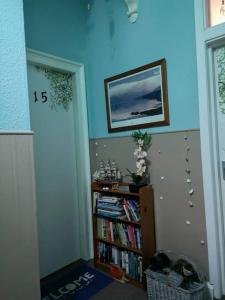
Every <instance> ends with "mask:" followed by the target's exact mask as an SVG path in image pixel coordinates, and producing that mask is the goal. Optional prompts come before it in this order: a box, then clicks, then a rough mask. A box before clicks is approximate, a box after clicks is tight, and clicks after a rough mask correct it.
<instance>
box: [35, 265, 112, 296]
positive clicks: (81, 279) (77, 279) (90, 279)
mask: <svg viewBox="0 0 225 300" xmlns="http://www.w3.org/2000/svg"><path fill="white" fill-rule="evenodd" d="M112 281H113V279H112V278H111V277H109V276H107V275H105V274H103V273H102V272H99V271H97V270H96V269H93V268H91V267H89V266H88V265H87V263H85V262H83V261H82V262H81V263H79V264H78V266H75V267H74V268H72V269H70V270H68V271H65V272H64V273H63V276H62V277H58V278H55V279H53V280H52V281H49V283H48V284H43V285H42V284H41V299H42V300H86V299H90V297H91V296H93V295H94V294H96V293H97V292H99V291H100V290H101V289H103V288H104V287H106V286H107V285H108V284H110V283H111V282H112Z"/></svg>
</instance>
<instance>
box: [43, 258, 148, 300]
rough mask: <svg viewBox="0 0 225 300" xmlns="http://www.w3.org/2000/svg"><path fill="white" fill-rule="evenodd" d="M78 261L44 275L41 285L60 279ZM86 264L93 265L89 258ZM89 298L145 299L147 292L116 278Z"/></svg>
mask: <svg viewBox="0 0 225 300" xmlns="http://www.w3.org/2000/svg"><path fill="white" fill-rule="evenodd" d="M79 262H80V261H77V262H75V263H72V264H70V265H68V266H66V267H65V268H62V269H61V270H59V271H56V272H55V273H53V274H51V275H49V276H47V277H45V278H44V279H42V280H41V285H42V286H44V285H48V284H49V283H51V281H52V280H55V279H60V278H62V277H63V273H64V271H65V272H66V271H67V270H69V269H73V268H74V267H75V266H76V265H77V264H79ZM88 264H89V265H90V266H91V267H94V265H93V261H92V260H90V261H89V262H88ZM90 299H91V300H147V299H148V296H147V292H146V291H144V290H143V289H141V288H138V287H136V286H134V285H131V284H128V283H121V282H119V281H117V280H115V281H113V282H112V283H110V284H109V285H108V286H106V287H105V288H104V289H102V290H100V292H98V293H97V294H95V295H94V296H93V297H91V298H90Z"/></svg>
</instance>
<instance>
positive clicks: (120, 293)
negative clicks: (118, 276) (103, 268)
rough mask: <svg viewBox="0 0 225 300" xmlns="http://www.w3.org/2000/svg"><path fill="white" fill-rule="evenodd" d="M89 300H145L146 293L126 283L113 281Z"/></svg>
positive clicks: (146, 297)
mask: <svg viewBox="0 0 225 300" xmlns="http://www.w3.org/2000/svg"><path fill="white" fill-rule="evenodd" d="M90 299H91V300H147V299H148V296H147V292H146V291H144V290H142V289H140V288H137V287H135V286H133V285H131V284H128V283H120V282H118V281H114V282H113V283H111V284H109V285H108V286H107V287H106V288H104V289H102V290H101V291H100V292H99V293H97V294H96V295H95V296H93V297H92V298H90Z"/></svg>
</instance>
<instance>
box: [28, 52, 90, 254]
mask: <svg viewBox="0 0 225 300" xmlns="http://www.w3.org/2000/svg"><path fill="white" fill-rule="evenodd" d="M27 63H31V64H35V65H39V66H43V67H51V68H53V69H55V70H58V71H66V72H70V73H72V75H73V76H72V85H73V91H75V93H74V99H73V100H74V101H73V107H74V124H75V137H76V140H77V141H78V143H76V148H75V149H76V153H75V168H76V174H77V175H79V176H76V183H75V184H76V187H77V189H76V191H75V196H76V197H77V199H78V210H79V213H78V217H79V222H78V223H79V226H80V227H79V237H76V238H79V240H80V257H81V258H83V259H85V260H88V259H90V258H93V234H92V208H91V187H90V182H91V174H90V153H89V135H88V118H87V100H86V89H85V73H84V65H83V64H80V63H77V62H73V61H70V60H67V59H63V58H60V57H57V56H54V55H50V54H47V53H44V52H40V51H36V50H33V49H29V48H28V49H27Z"/></svg>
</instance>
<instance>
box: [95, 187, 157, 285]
mask: <svg viewBox="0 0 225 300" xmlns="http://www.w3.org/2000/svg"><path fill="white" fill-rule="evenodd" d="M105 186H107V188H108V189H107V190H106V189H104V187H105ZM112 186H113V184H112ZM112 186H111V185H110V183H106V185H104V183H103V182H93V183H92V198H93V202H92V208H93V240H94V263H95V266H96V267H97V268H99V269H102V270H103V271H105V272H108V273H110V267H111V266H112V265H114V264H113V262H107V263H106V262H103V261H101V258H100V254H99V243H103V244H104V245H106V247H110V246H112V247H113V248H116V249H118V250H119V251H122V252H126V253H128V254H127V255H134V256H137V257H138V258H139V257H141V258H140V259H141V260H142V270H143V272H142V278H143V280H142V281H141V282H140V279H137V278H136V279H135V278H133V277H132V276H130V275H129V274H128V272H127V271H126V270H125V269H124V273H125V277H126V279H127V281H128V282H129V283H131V284H134V285H136V286H138V287H144V285H145V280H144V278H145V276H144V270H145V269H146V268H147V267H148V265H149V262H150V259H151V257H152V256H153V255H154V253H155V222H154V203H153V189H152V187H151V186H144V187H141V188H140V189H139V192H138V193H130V192H129V190H128V187H129V184H128V183H120V184H119V186H118V187H117V189H112ZM94 193H99V194H100V195H103V196H104V195H106V196H110V195H111V196H113V197H120V198H123V199H126V200H130V199H133V200H134V201H136V202H137V203H138V207H139V208H138V213H139V215H140V220H138V221H137V220H128V219H125V218H122V219H121V218H115V217H113V218H111V217H108V216H103V215H99V214H98V213H97V209H96V203H95V201H94V198H95V196H96V195H95V194H94ZM94 195H95V196H94ZM98 219H103V220H108V222H111V223H113V226H114V224H117V223H120V224H124V225H122V226H133V227H134V228H136V229H137V230H139V231H140V235H141V248H140V246H139V248H140V249H139V248H134V247H131V246H130V245H124V243H122V242H119V241H112V240H110V239H107V238H103V237H101V236H98V228H97V226H98V224H97V222H98ZM115 226H116V225H115ZM129 253H132V254H129ZM132 257H133V256H132ZM117 266H118V265H117ZM118 267H119V266H118ZM135 274H136V273H135Z"/></svg>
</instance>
